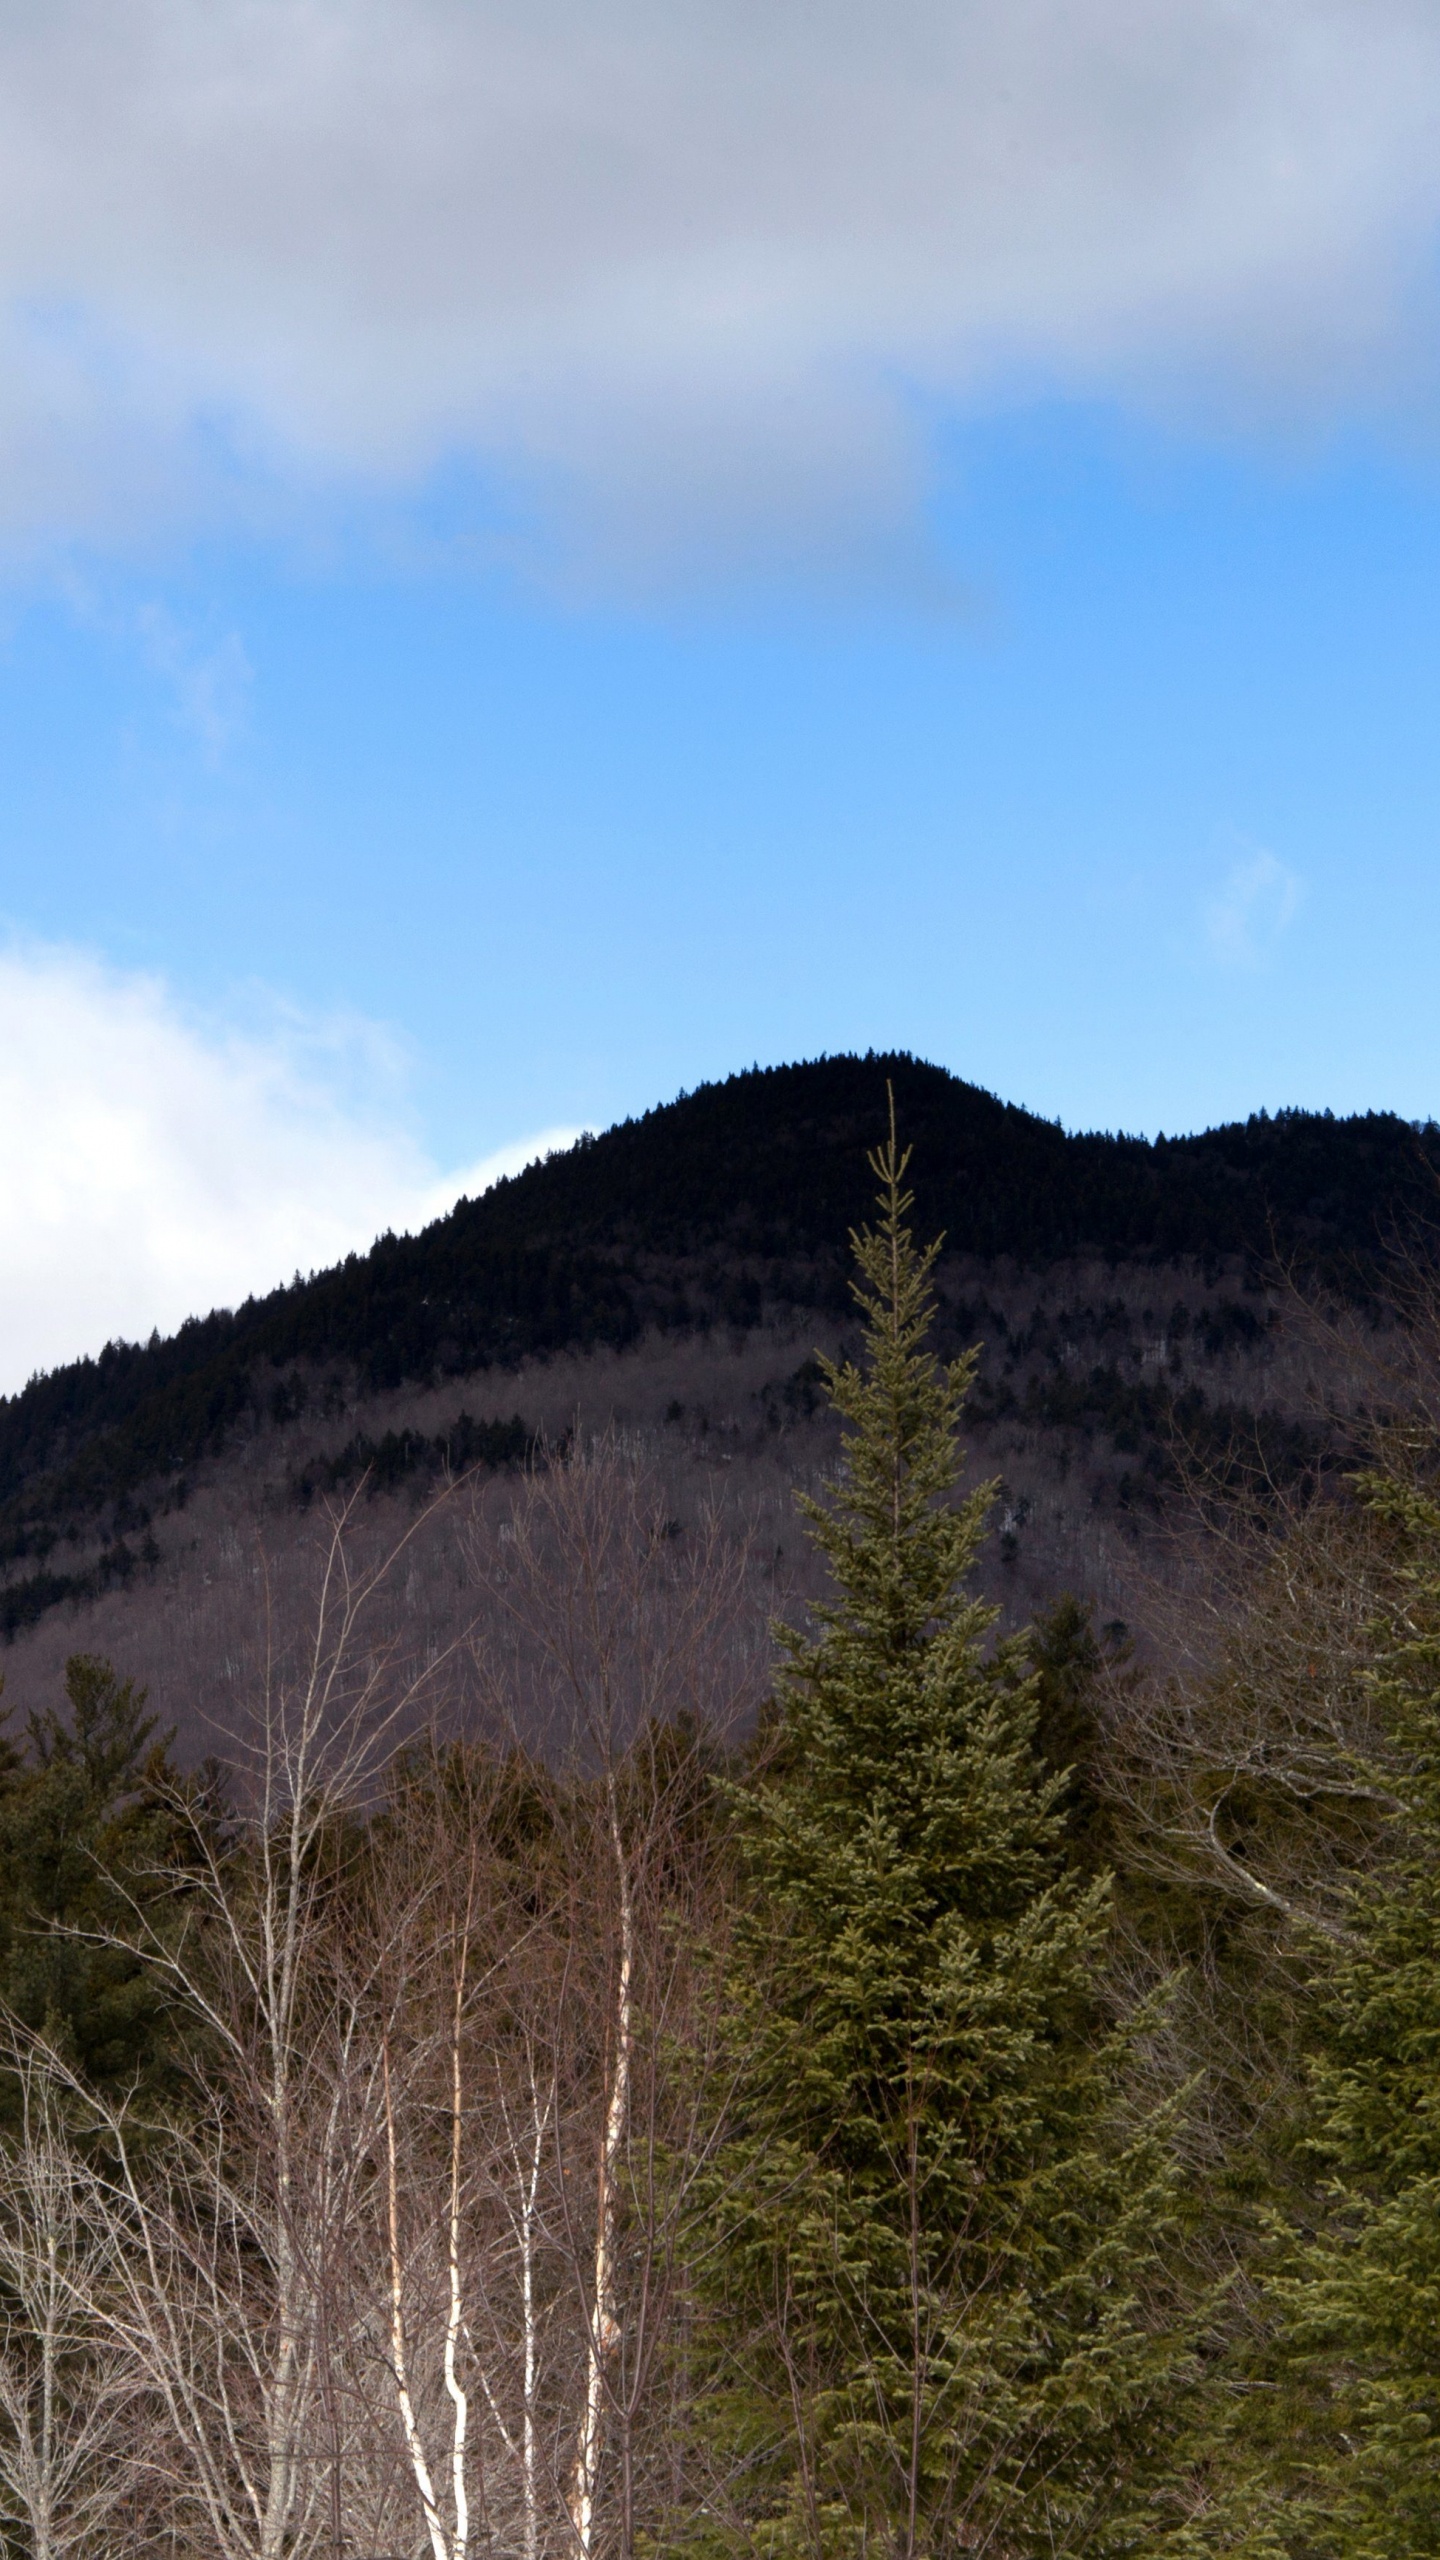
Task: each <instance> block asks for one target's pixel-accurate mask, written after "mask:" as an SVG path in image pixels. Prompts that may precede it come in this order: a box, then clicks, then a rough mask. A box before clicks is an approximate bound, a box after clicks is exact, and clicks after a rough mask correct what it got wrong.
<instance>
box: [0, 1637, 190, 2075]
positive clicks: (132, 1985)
mask: <svg viewBox="0 0 1440 2560" xmlns="http://www.w3.org/2000/svg"><path fill="white" fill-rule="evenodd" d="M65 1701H66V1704H65V1710H64V1711H61V1710H58V1709H55V1708H45V1709H42V1710H41V1711H39V1712H38V1713H37V1714H35V1715H33V1716H32V1717H31V1718H30V1721H29V1726H28V1731H27V1741H28V1745H29V1748H28V1750H27V1751H26V1752H25V1753H24V1754H21V1753H18V1752H16V1751H15V1750H14V1748H13V1747H11V1746H6V1756H5V1763H4V1766H3V1767H0V2006H3V2008H4V2009H6V2010H8V2011H9V2013H10V2014H11V2015H12V2016H13V2017H16V2018H18V2019H19V2020H20V2022H21V2023H22V2025H24V2026H26V2027H28V2028H31V2029H34V2030H38V2031H40V2032H42V2033H43V2034H44V2035H45V2036H46V2038H47V2039H48V2040H49V2041H50V2042H51V2043H53V2044H55V2045H56V2046H57V2047H58V2048H59V2049H60V2050H61V2051H62V2052H63V2053H64V2054H65V2056H66V2058H67V2060H69V2061H71V2062H73V2063H75V2064H76V2065H77V2066H78V2067H79V2068H80V2070H81V2071H83V2072H84V2073H85V2075H86V2076H87V2077H88V2078H90V2079H92V2080H94V2081H95V2082H96V2083H97V2084H100V2085H103V2086H106V2087H109V2088H111V2089H116V2088H120V2087H128V2086H131V2085H134V2084H136V2083H146V2082H148V2083H150V2084H151V2085H152V2086H153V2085H155V2083H156V2081H157V2078H158V2076H159V2075H162V2074H163V2072H164V2069H165V2053H166V2049H167V2019H166V2008H165V2001H164V1997H163V1995H162V1993H161V1990H160V1988H159V1986H158V1984H157V1981H156V1978H155V1975H154V1972H153V1969H151V1968H149V1967H147V1966H145V1965H143V1964H142V1963H141V1962H140V1960H139V1959H138V1958H137V1957H134V1956H131V1955H130V1954H128V1953H127V1952H126V1951H125V1950H124V1949H123V1948H120V1947H114V1946H106V1945H104V1944H102V1943H98V1941H99V1940H100V1939H102V1938H103V1936H104V1935H105V1933H107V1932H115V1931H121V1932H123V1930H124V1926H125V1923H126V1921H127V1919H128V1917H129V1898H131V1897H134V1898H138V1899H141V1900H153V1899H154V1898H155V1897H156V1895H157V1894H159V1895H164V1894H166V1893H167V1892H168V1891H169V1889H170V1881H169V1880H170V1879H171V1878H172V1877H173V1874H174V1872H175V1870H176V1868H177V1866H178V1864H179V1862H180V1860H181V1857H182V1855H183V1852H184V1844H185V1838H186V1833H185V1828H184V1826H183V1825H182V1823H181V1821H180V1819H179V1788H180V1780H179V1777H178V1773H177V1772H176V1771H175V1769H174V1768H173V1766H172V1765H171V1763H170V1761H169V1759H168V1756H167V1754H166V1751H165V1747H164V1745H163V1743H161V1742H160V1741H159V1740H158V1739H157V1737H156V1729H155V1718H154V1717H153V1716H151V1715H148V1714H147V1713H146V1698H145V1691H144V1690H143V1689H140V1688H137V1687H136V1685H135V1683H134V1682H133V1681H132V1680H126V1679H124V1678H122V1677H121V1675H120V1673H119V1672H117V1671H116V1670H115V1668H114V1666H113V1665H112V1664H111V1663H109V1662H106V1661H104V1660H102V1659H101V1658H100V1657H98V1656H96V1655H91V1654H72V1655H71V1657H70V1659H69V1661H68V1662H67V1664H66V1666H65ZM7 2104H8V2099H7V2097H6V2094H5V2092H4V2089H3V2087H0V2112H3V2109H4V2107H5V2106H6V2105H7Z"/></svg>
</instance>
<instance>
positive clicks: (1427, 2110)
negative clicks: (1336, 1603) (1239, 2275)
mask: <svg viewBox="0 0 1440 2560" xmlns="http://www.w3.org/2000/svg"><path fill="white" fill-rule="evenodd" d="M1366 1490H1367V1492H1368V1496H1369V1500H1370V1503H1371V1505H1372V1508H1373V1509H1374V1510H1375V1511H1376V1512H1377V1513H1378V1514H1379V1515H1380V1517H1381V1518H1382V1519H1383V1520H1384V1521H1385V1522H1386V1523H1387V1524H1388V1525H1389V1527H1390V1529H1391V1530H1392V1532H1393V1534H1394V1536H1395V1538H1396V1540H1397V1544H1398V1548H1399V1553H1400V1556H1401V1558H1402V1559H1403V1561H1402V1563H1401V1565H1400V1571H1399V1583H1398V1590H1397V1594H1396V1605H1395V1607H1394V1609H1393V1612H1392V1611H1387V1613H1386V1624H1385V1625H1384V1626H1383V1627H1382V1628H1381V1629H1379V1630H1378V1631H1377V1654H1376V1663H1375V1669H1374V1674H1373V1678H1374V1687H1375V1697H1376V1705H1377V1707H1378V1709H1379V1710H1380V1714H1381V1717H1382V1720H1383V1725H1384V1727H1385V1729H1386V1731H1387V1734H1388V1740H1389V1744H1390V1751H1391V1759H1390V1765H1389V1766H1388V1767H1386V1768H1384V1769H1381V1770H1377V1771H1375V1772H1374V1773H1373V1775H1374V1778H1375V1782H1376V1784H1377V1788H1379V1789H1380V1790H1382V1791H1384V1792H1386V1793H1388V1794H1389V1795H1390V1797H1391V1799H1392V1801H1394V1800H1396V1799H1397V1798H1398V1809H1397V1811H1396V1813H1395V1817H1394V1838H1393V1853H1392V1854H1391V1855H1390V1856H1389V1857H1388V1858H1387V1859H1386V1860H1385V1861H1384V1862H1383V1863H1382V1864H1381V1865H1379V1866H1378V1867H1377V1868H1376V1869H1375V1871H1374V1872H1373V1873H1372V1874H1371V1875H1370V1876H1368V1877H1366V1878H1364V1879H1362V1880H1361V1881H1360V1882H1359V1883H1358V1884H1357V1885H1356V1887H1355V1889H1354V1892H1353V1895H1352V1905H1351V1911H1350V1915H1349V1930H1348V1932H1347V1937H1346V1940H1345V1941H1344V1942H1343V1943H1342V1945H1341V1947H1340V1950H1339V1952H1338V1954H1337V1955H1336V1957H1335V1958H1334V1960H1333V1963H1332V1964H1331V1965H1330V1966H1329V1967H1328V1968H1327V1971H1326V1975H1325V1977H1324V1979H1323V1984H1322V1999H1321V2005H1320V2013H1319V2027H1320V2050H1319V2053H1318V2056H1317V2059H1316V2061H1315V2064H1314V2069H1313V2074H1312V2096H1313V2102H1314V2127H1315V2130H1314V2135H1313V2140H1312V2142H1311V2145H1310V2150H1311V2154H1312V2158H1314V2159H1315V2160H1316V2161H1318V2164H1319V2166H1320V2168H1321V2170H1322V2172H1323V2173H1324V2181H1325V2183H1324V2186H1323V2189H1322V2192H1321V2194H1320V2195H1319V2196H1318V2197H1317V2199H1316V2216H1315V2219H1316V2222H1317V2223H1318V2226H1319V2227H1318V2228H1315V2227H1312V2228H1311V2229H1310V2230H1309V2231H1308V2232H1305V2231H1292V2233H1291V2235H1290V2239H1291V2247H1290V2254H1289V2261H1288V2266H1287V2269H1286V2272H1285V2273H1284V2274H1283V2275H1281V2276H1280V2277H1279V2278H1277V2280H1276V2281H1275V2283H1274V2285H1273V2288H1272V2302H1273V2304H1274V2305H1275V2307H1276V2308H1277V2309H1278V2313H1279V2319H1280V2347H1281V2356H1280V2361H1279V2364H1278V2367H1277V2368H1276V2370H1275V2372H1274V2373H1273V2374H1272V2376H1271V2377H1270V2383H1269V2390H1268V2393H1267V2394H1266V2395H1264V2396H1262V2397H1261V2398H1260V2411H1261V2417H1262V2423H1263V2429H1264V2435H1265V2438H1266V2467H1267V2468H1268V2471H1269V2475H1270V2483H1271V2488H1272V2491H1273V2497H1272V2500H1271V2501H1270V2502H1268V2503H1267V2505H1266V2506H1265V2508H1264V2510H1263V2518H1262V2521H1261V2522H1260V2523H1259V2525H1258V2526H1256V2527H1255V2528H1254V2530H1253V2531H1252V2533H1251V2536H1250V2540H1251V2542H1252V2544H1253V2545H1254V2546H1255V2547H1257V2548H1262V2549H1269V2550H1274V2549H1283V2550H1288V2551H1293V2552H1295V2553H1297V2554H1303V2560H1329V2556H1330V2555H1335V2560H1421V2555H1422V2554H1425V2555H1433V2554H1435V2553H1440V1504H1437V1503H1436V1502H1435V1501H1434V1500H1433V1499H1432V1498H1431V1497H1430V1496H1429V1495H1427V1494H1425V1493H1423V1492H1419V1491H1417V1490H1415V1489H1414V1488H1412V1487H1402V1486H1399V1485H1396V1484H1394V1483H1388V1482H1383V1481H1380V1480H1372V1481H1371V1482H1370V1484H1369V1485H1368V1487H1367V1488H1366ZM1267 2401H1268V2403H1269V2404H1270V2405H1268V2406H1267Z"/></svg>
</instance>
